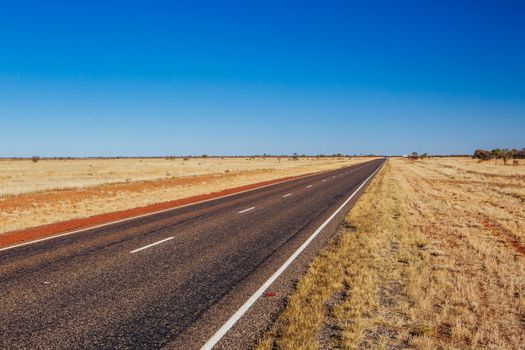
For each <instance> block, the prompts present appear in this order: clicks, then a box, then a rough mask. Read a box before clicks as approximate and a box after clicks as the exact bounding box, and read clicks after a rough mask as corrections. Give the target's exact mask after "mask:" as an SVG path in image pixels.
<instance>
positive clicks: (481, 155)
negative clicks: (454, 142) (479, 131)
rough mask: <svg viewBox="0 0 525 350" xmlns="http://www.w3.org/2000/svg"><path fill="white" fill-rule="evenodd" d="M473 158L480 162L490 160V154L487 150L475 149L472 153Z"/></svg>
mask: <svg viewBox="0 0 525 350" xmlns="http://www.w3.org/2000/svg"><path fill="white" fill-rule="evenodd" d="M473 157H474V158H477V159H481V160H489V159H491V158H492V154H491V153H490V152H489V151H487V150H484V149H477V150H475V151H474V155H473Z"/></svg>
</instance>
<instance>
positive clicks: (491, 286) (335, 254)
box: [258, 158, 525, 350]
mask: <svg viewBox="0 0 525 350" xmlns="http://www.w3.org/2000/svg"><path fill="white" fill-rule="evenodd" d="M524 194H525V166H523V165H519V166H503V165H501V164H500V165H494V161H490V162H483V163H477V162H476V161H475V160H471V159H467V158H433V159H426V160H417V161H411V160H407V159H400V158H398V159H391V160H389V161H388V162H387V165H386V166H385V167H384V168H383V169H382V171H381V172H380V173H379V174H378V176H376V178H375V179H374V180H373V182H372V184H371V185H370V187H369V188H368V189H367V192H366V193H365V194H364V195H363V196H362V197H361V198H360V200H359V201H358V203H357V204H356V206H355V207H354V209H353V210H352V211H351V212H350V213H349V214H348V216H347V217H346V219H345V223H344V224H343V225H342V226H341V228H340V235H338V238H337V239H335V240H334V241H333V242H332V243H331V244H330V245H329V247H328V248H327V249H326V250H325V251H323V252H322V253H321V254H320V255H319V256H318V257H317V258H316V259H315V260H314V261H313V262H312V264H311V265H310V267H309V270H308V272H307V274H306V275H305V276H304V277H303V278H302V279H301V280H300V281H299V283H298V285H297V289H296V291H295V293H294V294H292V295H291V296H290V297H289V300H288V303H287V306H286V307H285V309H284V311H283V313H282V314H281V315H280V317H279V318H278V320H277V321H276V322H275V324H274V326H273V327H272V328H271V329H270V330H269V331H268V332H267V334H266V335H265V336H264V337H263V339H262V340H261V342H260V344H259V346H258V349H259V350H263V349H376V348H380V349H404V348H416V349H466V348H467V349H523V348H524V346H525V345H524V344H525V196H524Z"/></svg>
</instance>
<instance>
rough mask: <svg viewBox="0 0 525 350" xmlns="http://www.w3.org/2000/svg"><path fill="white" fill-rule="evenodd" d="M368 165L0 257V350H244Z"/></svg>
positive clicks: (371, 170) (357, 189)
mask: <svg viewBox="0 0 525 350" xmlns="http://www.w3.org/2000/svg"><path fill="white" fill-rule="evenodd" d="M384 161H385V160H384V159H377V160H373V161H369V162H366V163H361V164H357V165H354V166H351V167H346V168H342V169H338V170H334V171H330V172H323V173H320V174H315V175H312V176H306V177H302V178H299V179H295V180H291V181H285V182H281V183H277V184H274V185H270V186H266V187H262V188H258V189H254V190H250V191H246V192H242V193H238V194H235V195H230V196H226V197H222V198H217V199H214V200H209V201H205V202H201V203H196V204H193V205H188V206H183V207H179V208H174V209H170V210H166V211H162V212H159V213H153V214H149V215H146V216H141V217H138V218H133V219H128V220H124V221H121V222H117V223H112V224H108V225H104V226H102V227H98V228H92V229H86V230H83V231H81V232H76V233H74V234H70V235H64V236H60V237H55V238H53V239H48V240H44V241H39V242H34V243H31V244H25V245H20V246H15V247H10V248H7V249H6V248H2V249H0V349H157V348H167V349H199V348H203V349H210V348H212V347H214V348H217V349H242V348H250V347H253V346H254V344H255V342H256V341H257V338H258V337H260V335H261V334H262V333H263V332H264V330H265V329H266V328H267V327H268V326H269V325H270V324H271V322H272V321H273V320H274V319H275V317H276V315H278V312H279V310H280V309H281V308H282V305H283V301H284V299H285V297H286V295H287V293H289V292H290V291H291V290H292V288H293V283H294V281H295V280H296V279H297V278H298V277H299V276H300V275H301V274H302V273H304V271H305V268H306V266H307V264H308V262H309V261H310V259H311V258H312V257H314V256H315V254H316V253H317V252H318V251H319V249H321V248H322V246H323V245H324V244H325V243H326V241H327V240H328V239H330V238H331V237H332V236H333V234H334V232H335V231H336V228H337V226H338V225H339V224H340V222H341V220H342V218H343V216H344V215H345V214H346V212H347V211H348V210H349V209H350V208H351V206H352V205H353V203H354V202H355V200H356V199H357V197H358V196H359V194H360V193H361V192H362V191H363V190H364V188H365V186H366V184H367V183H368V182H369V181H370V179H371V177H372V176H373V175H374V174H375V173H376V172H377V170H378V169H379V168H380V167H381V165H382V164H383V163H384Z"/></svg>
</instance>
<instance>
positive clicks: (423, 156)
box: [420, 152, 428, 159]
mask: <svg viewBox="0 0 525 350" xmlns="http://www.w3.org/2000/svg"><path fill="white" fill-rule="evenodd" d="M420 158H421V159H423V158H428V154H427V153H426V152H425V153H423V154H422V155H421V157H420Z"/></svg>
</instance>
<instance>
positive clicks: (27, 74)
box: [0, 0, 525, 157]
mask: <svg viewBox="0 0 525 350" xmlns="http://www.w3.org/2000/svg"><path fill="white" fill-rule="evenodd" d="M0 127H1V134H0V157H11V156H32V155H40V156H119V155H120V156H161V155H170V154H173V155H187V154H196V155H197V154H203V153H206V154H209V155H238V154H240V155H249V154H262V153H268V154H290V153H293V152H298V153H307V154H319V153H327V154H331V153H338V152H341V153H346V154H368V153H379V154H405V153H409V152H412V151H418V152H428V153H431V154H450V153H454V154H464V153H471V152H472V151H473V150H474V149H476V148H488V149H490V148H495V147H509V148H523V147H525V3H524V2H522V1H476V2H473V1H403V0H401V1H317V2H311V1H236V2H233V1H174V2H172V1H143V2H139V1H121V2H117V1H49V2H48V1H45V2H43V1H23V0H22V1H0Z"/></svg>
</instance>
